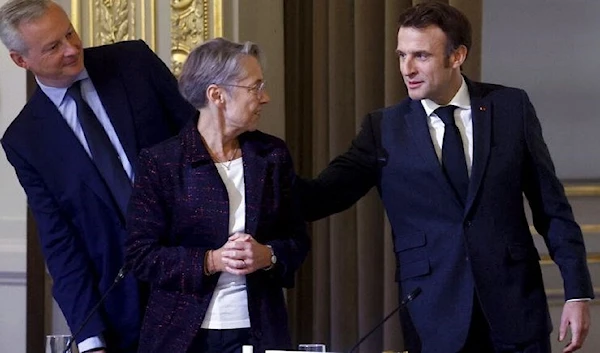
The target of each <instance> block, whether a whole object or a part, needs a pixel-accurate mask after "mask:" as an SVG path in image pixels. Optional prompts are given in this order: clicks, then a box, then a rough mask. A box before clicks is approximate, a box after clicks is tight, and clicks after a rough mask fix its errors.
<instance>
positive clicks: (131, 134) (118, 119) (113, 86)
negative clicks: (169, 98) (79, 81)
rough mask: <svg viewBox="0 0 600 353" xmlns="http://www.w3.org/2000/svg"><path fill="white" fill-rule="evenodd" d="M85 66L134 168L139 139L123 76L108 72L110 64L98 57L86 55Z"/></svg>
mask: <svg viewBox="0 0 600 353" xmlns="http://www.w3.org/2000/svg"><path fill="white" fill-rule="evenodd" d="M85 67H86V69H87V71H88V74H89V75H90V79H91V80H92V83H93V84H94V87H95V88H96V92H98V96H99V97H100V101H101V103H102V106H103V107H104V110H105V111H106V114H107V115H108V117H109V119H110V122H111V124H112V126H113V127H114V129H115V132H116V133H117V136H118V137H119V141H120V142H121V145H122V146H123V149H124V150H125V154H127V158H128V159H129V162H130V163H131V166H132V168H135V165H136V160H137V155H138V153H137V150H138V148H137V140H136V136H135V128H134V121H133V115H132V113H131V106H130V105H129V101H128V100H127V91H126V90H125V87H124V86H123V82H122V80H121V76H120V75H119V73H118V72H112V73H110V74H107V73H106V70H111V68H110V65H109V64H108V63H104V62H103V60H102V59H99V58H97V57H92V58H87V56H86V61H85ZM134 174H135V169H134Z"/></svg>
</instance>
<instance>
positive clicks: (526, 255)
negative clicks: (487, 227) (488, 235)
mask: <svg viewBox="0 0 600 353" xmlns="http://www.w3.org/2000/svg"><path fill="white" fill-rule="evenodd" d="M508 255H509V257H510V259H511V260H513V261H524V260H527V259H529V260H536V261H539V260H540V254H539V253H538V251H537V249H536V248H535V246H533V245H525V244H513V245H509V246H508Z"/></svg>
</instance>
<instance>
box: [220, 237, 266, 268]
mask: <svg viewBox="0 0 600 353" xmlns="http://www.w3.org/2000/svg"><path fill="white" fill-rule="evenodd" d="M213 256H214V260H215V262H217V263H216V264H215V265H216V266H217V269H218V270H220V271H226V272H229V273H231V274H234V275H247V274H250V273H252V272H254V271H256V270H259V269H262V268H265V267H268V266H270V265H271V250H270V249H269V248H268V247H267V246H266V245H263V244H260V243H259V242H257V241H256V240H255V239H254V238H253V237H252V236H251V235H250V234H246V233H240V232H238V233H235V234H233V235H231V236H230V237H229V239H228V240H227V243H225V245H223V246H222V247H221V248H219V249H217V250H215V251H214V254H213Z"/></svg>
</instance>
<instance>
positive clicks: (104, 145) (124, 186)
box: [67, 81, 131, 215]
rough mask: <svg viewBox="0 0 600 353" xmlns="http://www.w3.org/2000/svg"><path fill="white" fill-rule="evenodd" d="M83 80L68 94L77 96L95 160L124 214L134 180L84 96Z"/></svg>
mask: <svg viewBox="0 0 600 353" xmlns="http://www.w3.org/2000/svg"><path fill="white" fill-rule="evenodd" d="M80 82H81V81H76V82H74V83H73V85H71V87H69V89H68V90H67V95H69V96H70V97H71V98H73V100H74V101H75V104H76V105H77V119H78V120H79V123H80V124H81V128H82V130H83V134H84V135H85V139H86V141H87V143H88V147H89V148H90V152H91V154H92V160H93V161H94V164H95V165H96V168H97V169H98V171H99V172H100V175H101V176H102V179H104V182H105V183H106V186H108V189H109V190H110V192H111V193H112V196H113V198H114V200H115V202H116V204H117V206H118V207H119V209H120V210H121V212H122V214H123V215H126V212H127V204H128V203H129V197H130V196H131V181H130V180H129V177H128V176H127V173H126V172H125V169H124V168H123V164H122V163H121V160H120V159H119V155H118V154H117V151H116V149H115V147H114V146H113V144H112V142H111V141H110V138H109V137H108V134H107V133H106V131H105V130H104V127H102V124H100V121H99V120H98V118H97V117H96V115H95V114H94V112H93V111H92V108H90V106H89V105H88V104H87V103H86V102H85V100H83V97H82V96H81V89H80Z"/></svg>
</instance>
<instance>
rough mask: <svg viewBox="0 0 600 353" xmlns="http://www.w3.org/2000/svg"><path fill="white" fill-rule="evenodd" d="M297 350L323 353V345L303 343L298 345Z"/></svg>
mask: <svg viewBox="0 0 600 353" xmlns="http://www.w3.org/2000/svg"><path fill="white" fill-rule="evenodd" d="M298 350H299V351H303V352H325V345H324V344H322V343H303V344H299V345H298Z"/></svg>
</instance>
